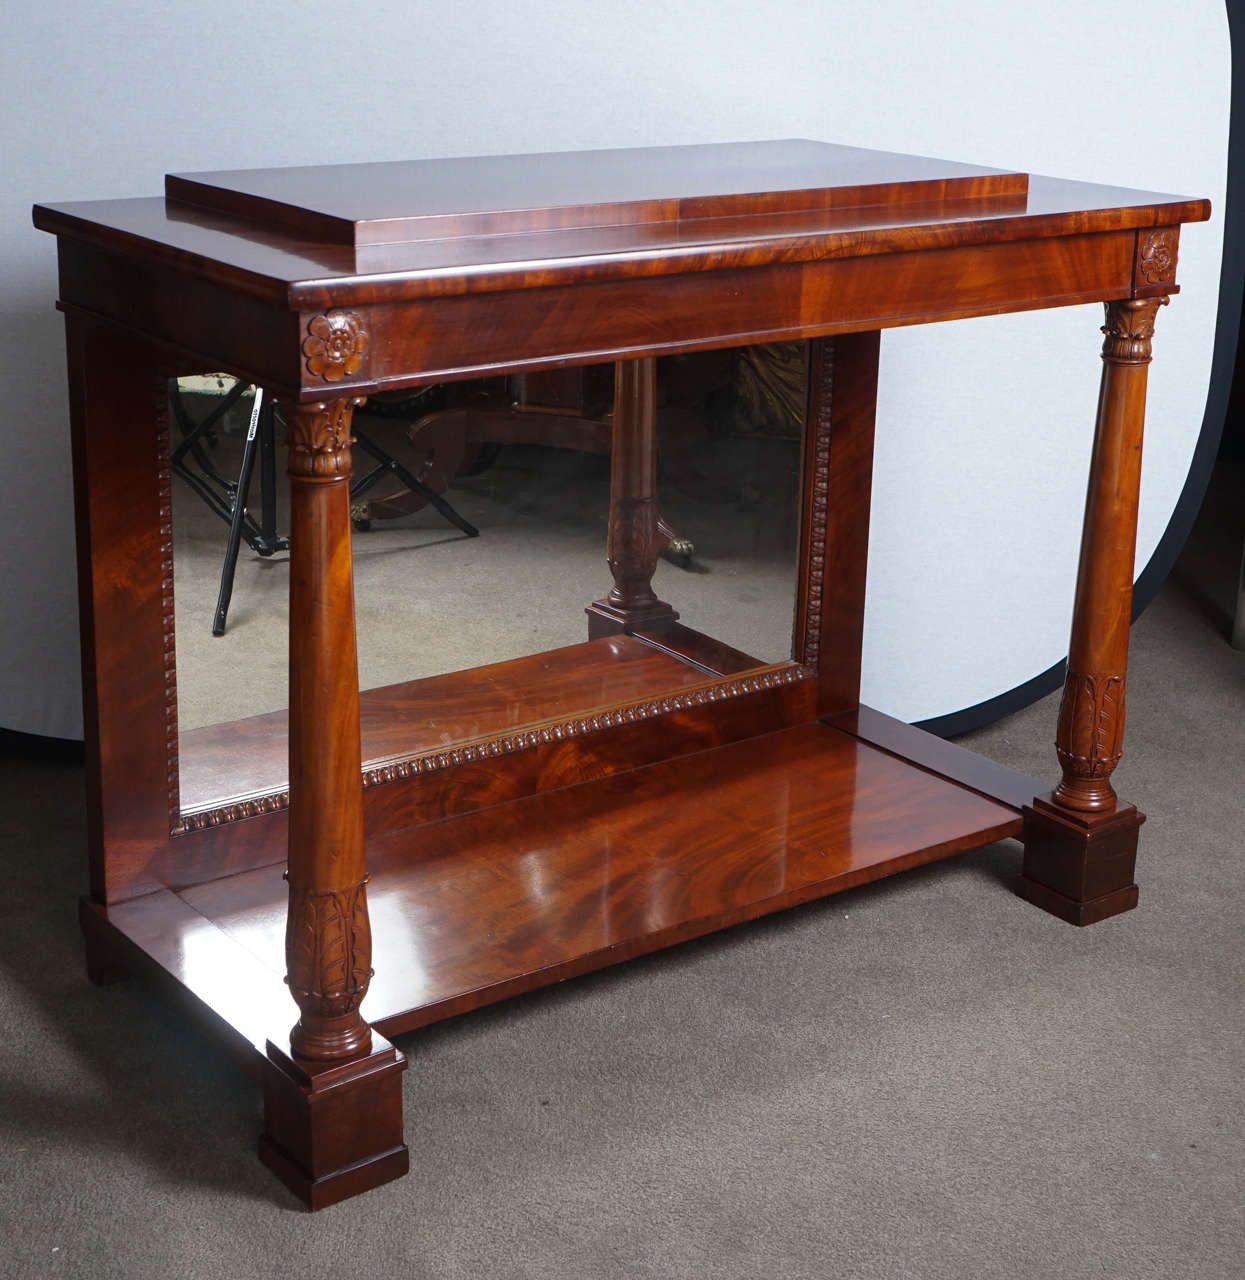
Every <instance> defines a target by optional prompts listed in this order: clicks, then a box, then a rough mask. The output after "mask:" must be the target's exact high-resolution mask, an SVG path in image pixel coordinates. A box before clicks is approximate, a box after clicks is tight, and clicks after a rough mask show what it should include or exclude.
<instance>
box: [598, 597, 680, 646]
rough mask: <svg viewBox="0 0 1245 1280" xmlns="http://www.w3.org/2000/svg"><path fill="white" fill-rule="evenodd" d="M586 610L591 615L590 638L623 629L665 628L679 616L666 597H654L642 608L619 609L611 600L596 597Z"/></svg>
mask: <svg viewBox="0 0 1245 1280" xmlns="http://www.w3.org/2000/svg"><path fill="white" fill-rule="evenodd" d="M584 612H585V613H586V614H587V615H588V639H589V640H600V639H601V638H602V637H603V636H616V635H619V634H620V633H622V634H624V635H633V634H634V633H635V632H637V631H665V630H667V629H668V628H670V627H672V626H673V625H674V624H675V623H676V622H677V621H678V620H679V615H678V613H677V612H676V610H675V609H673V608H672V607H671V606H670V605H668V604H667V603H666V602H665V601H664V600H655V601H653V603H652V604H650V605H644V606H643V607H642V608H639V609H620V608H618V607H617V606H616V605H612V604H610V602H609V601H608V600H594V601H593V602H592V603H591V604H590V605H589V606H588V607H587V608H586V609H585V610H584Z"/></svg>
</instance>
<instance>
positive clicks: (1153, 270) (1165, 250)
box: [1140, 227, 1180, 284]
mask: <svg viewBox="0 0 1245 1280" xmlns="http://www.w3.org/2000/svg"><path fill="white" fill-rule="evenodd" d="M1179 243H1180V233H1179V231H1178V230H1177V229H1176V228H1175V227H1160V228H1159V229H1158V230H1156V231H1151V232H1150V234H1149V235H1148V236H1146V238H1145V240H1144V241H1143V242H1142V245H1141V261H1140V270H1141V276H1142V279H1143V280H1145V281H1146V283H1147V284H1168V283H1170V282H1171V281H1172V280H1174V279H1175V278H1176V254H1177V246H1178V245H1179Z"/></svg>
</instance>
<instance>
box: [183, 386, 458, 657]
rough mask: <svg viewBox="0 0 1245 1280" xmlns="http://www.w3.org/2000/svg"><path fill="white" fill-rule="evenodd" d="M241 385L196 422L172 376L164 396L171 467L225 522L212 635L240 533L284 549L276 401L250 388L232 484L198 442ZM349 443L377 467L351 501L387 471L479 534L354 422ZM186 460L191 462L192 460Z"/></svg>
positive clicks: (229, 588) (260, 547)
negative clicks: (171, 422)
mask: <svg viewBox="0 0 1245 1280" xmlns="http://www.w3.org/2000/svg"><path fill="white" fill-rule="evenodd" d="M246 390H247V384H246V383H245V382H237V383H235V384H234V385H233V386H232V387H231V388H230V389H229V390H228V391H227V392H226V393H225V394H224V395H223V396H222V397H221V401H220V404H218V405H216V406H215V407H214V408H213V409H212V411H211V412H210V413H209V414H208V415H207V417H205V418H204V419H203V420H202V421H201V422H195V421H193V420H192V419H191V417H190V415H189V413H188V412H187V410H186V405H185V403H184V401H183V399H182V393H181V387H180V385H179V383H178V381H177V379H173V381H172V382H171V383H170V384H169V400H170V403H171V405H172V408H173V417H174V418H175V419H176V421H177V426H178V430H179V431H180V432H181V437H182V438H181V441H180V442H179V444H178V445H177V447H176V448H175V449H173V450H172V452H171V453H170V455H169V463H170V466H171V468H172V470H173V471H174V472H175V473H176V474H177V475H178V476H180V477H181V478H182V480H184V481H185V482H186V484H187V485H189V487H190V488H191V489H193V490H194V492H195V493H196V494H198V496H199V497H200V498H202V499H203V501H204V502H205V503H207V505H208V506H209V507H210V508H211V509H212V510H213V511H215V512H216V514H217V515H218V516H220V518H221V519H222V520H224V521H225V522H226V523H227V524H228V525H229V537H228V540H227V541H226V543H225V562H224V564H223V565H222V567H221V574H220V591H219V593H218V595H217V598H216V613H215V614H214V616H213V618H212V634H213V635H214V636H223V635H224V634H225V621H226V619H227V617H228V614H229V601H230V598H231V597H232V595H233V580H234V573H235V571H236V570H237V567H238V552H239V550H240V549H241V545H242V540H243V538H245V539H246V544H247V546H248V547H250V548H251V550H252V551H254V552H255V553H256V555H260V556H270V555H273V554H275V553H276V552H278V551H286V550H288V549H289V545H290V541H289V538H287V537H284V536H282V535H279V534H278V533H277V472H276V455H277V451H276V428H275V423H276V402H275V401H274V400H273V399H272V397H271V396H267V395H265V394H264V391H263V388H262V387H256V388H255V395H254V397H253V399H252V401H251V417H250V422H249V423H248V425H247V432H246V442H245V444H244V445H243V447H242V465H241V467H240V468H239V470H238V479H237V480H236V481H233V480H230V479H228V478H227V477H226V476H224V475H222V474H221V473H220V471H219V470H218V469H217V468H216V467H215V466H214V465H213V463H212V460H211V458H210V457H208V454H207V452H206V450H205V449H204V447H203V442H204V440H205V439H211V438H213V437H214V436H215V434H216V429H217V427H218V424H219V423H220V422H221V421H222V420H223V419H224V417H225V415H226V414H227V413H228V412H229V410H230V409H232V408H233V406H234V405H235V404H237V402H238V401H239V400H240V399H241V398H242V396H243V395H244V394H245V392H246ZM352 435H353V436H354V441H355V443H356V444H357V445H358V446H359V447H360V448H361V449H362V450H363V451H364V452H365V453H368V454H370V455H371V457H372V458H373V459H375V461H376V464H377V465H376V466H375V467H373V468H372V469H371V470H370V471H368V472H367V473H366V474H364V475H362V476H360V477H359V479H358V480H356V481H355V482H354V484H352V485H351V486H350V496H351V498H356V497H358V496H359V495H360V494H362V493H366V492H367V490H369V489H370V488H371V487H372V486H373V485H374V484H375V483H376V482H377V481H378V480H379V479H380V478H381V477H382V476H383V475H386V474H388V473H392V474H393V475H395V476H396V477H397V478H398V479H399V480H400V481H401V482H402V483H403V484H404V485H406V487H407V488H408V489H413V490H416V491H417V492H422V493H423V494H424V495H425V497H426V498H427V500H428V502H429V503H430V504H431V505H432V506H433V507H435V508H436V509H437V510H438V511H439V512H440V513H441V515H443V516H444V517H445V518H446V519H447V520H448V521H449V522H450V523H451V524H453V525H455V526H456V527H457V528H459V529H461V530H462V531H463V532H464V533H465V534H466V535H467V536H468V537H469V538H475V537H478V536H479V533H480V531H479V530H478V529H477V528H476V527H475V525H473V524H472V523H471V522H470V521H468V520H466V519H464V518H463V517H462V516H461V515H459V514H458V512H457V511H455V510H454V508H453V507H452V506H450V504H449V503H448V502H446V501H445V499H444V498H442V497H441V496H440V495H439V494H436V493H433V492H432V490H430V489H428V488H427V487H426V486H425V485H424V484H423V483H422V482H421V481H420V480H418V479H417V478H416V477H415V476H413V475H412V474H411V473H410V471H408V470H407V469H406V468H405V467H404V466H403V465H402V464H401V463H400V462H399V461H398V460H397V459H396V458H394V457H393V456H392V455H390V454H388V453H386V452H385V450H384V449H382V448H381V447H380V446H379V445H378V444H376V443H375V441H373V440H371V439H370V438H369V437H367V436H365V435H364V434H363V432H362V431H360V430H359V428H358V425H357V422H356V424H355V425H354V426H353V427H352ZM257 449H258V453H259V490H260V508H259V522H258V523H256V521H255V519H254V518H253V517H252V516H251V514H250V512H249V511H248V510H247V505H246V502H247V498H248V496H249V495H250V490H251V475H252V473H253V472H254V470H255V454H256V451H257ZM191 463H193V464H194V465H191Z"/></svg>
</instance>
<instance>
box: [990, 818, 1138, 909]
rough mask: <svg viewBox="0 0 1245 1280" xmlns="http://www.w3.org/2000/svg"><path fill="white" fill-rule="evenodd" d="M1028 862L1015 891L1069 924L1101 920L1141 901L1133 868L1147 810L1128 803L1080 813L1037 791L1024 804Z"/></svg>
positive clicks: (1026, 856) (1025, 862) (1022, 838)
mask: <svg viewBox="0 0 1245 1280" xmlns="http://www.w3.org/2000/svg"><path fill="white" fill-rule="evenodd" d="M1023 813H1024V823H1025V825H1024V831H1023V833H1022V834H1021V837H1020V838H1021V840H1022V841H1023V843H1024V847H1025V857H1024V865H1023V868H1022V871H1021V875H1020V881H1019V883H1018V884H1017V886H1016V891H1017V892H1018V893H1019V894H1020V896H1021V897H1022V898H1025V899H1027V900H1028V901H1029V902H1032V903H1033V905H1034V906H1035V907H1041V908H1042V910H1043V911H1049V912H1050V913H1051V914H1052V915H1056V916H1058V917H1059V918H1060V919H1061V920H1066V921H1067V922H1068V923H1069V924H1075V925H1088V924H1097V923H1098V922H1099V921H1100V920H1106V919H1107V918H1108V917H1109V916H1115V915H1119V914H1120V913H1121V912H1122V911H1131V910H1132V909H1133V908H1134V907H1135V906H1136V905H1137V886H1136V885H1135V884H1134V883H1133V873H1134V870H1135V867H1136V862H1137V831H1138V829H1139V828H1140V827H1141V824H1142V823H1143V822H1144V821H1145V815H1144V814H1141V813H1138V812H1137V810H1136V809H1135V808H1134V807H1133V806H1132V805H1129V806H1127V807H1126V808H1123V809H1118V810H1116V812H1115V813H1113V814H1111V815H1110V816H1108V817H1101V818H1097V819H1095V817H1094V816H1093V815H1092V814H1086V815H1085V817H1084V818H1083V819H1082V818H1079V817H1076V816H1074V815H1072V814H1070V813H1069V812H1068V811H1067V810H1066V809H1062V808H1060V807H1059V806H1057V805H1055V804H1053V803H1052V802H1051V801H1050V800H1049V799H1047V798H1046V797H1043V796H1039V797H1038V798H1037V799H1036V800H1034V802H1033V804H1032V805H1026V806H1025V808H1024V811H1023Z"/></svg>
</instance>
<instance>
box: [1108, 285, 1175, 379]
mask: <svg viewBox="0 0 1245 1280" xmlns="http://www.w3.org/2000/svg"><path fill="white" fill-rule="evenodd" d="M1168 301H1169V299H1168V298H1166V297H1159V298H1120V299H1117V300H1116V301H1115V302H1106V303H1103V306H1104V307H1105V308H1106V312H1107V322H1106V324H1104V325H1103V326H1102V332H1103V333H1104V334H1105V335H1106V336H1105V339H1104V341H1103V344H1102V358H1103V359H1104V360H1113V361H1115V362H1116V363H1117V364H1149V362H1150V342H1151V339H1152V338H1153V337H1154V321H1155V317H1156V316H1157V315H1158V310H1159V307H1161V306H1165V305H1166V304H1167V303H1168Z"/></svg>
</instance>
